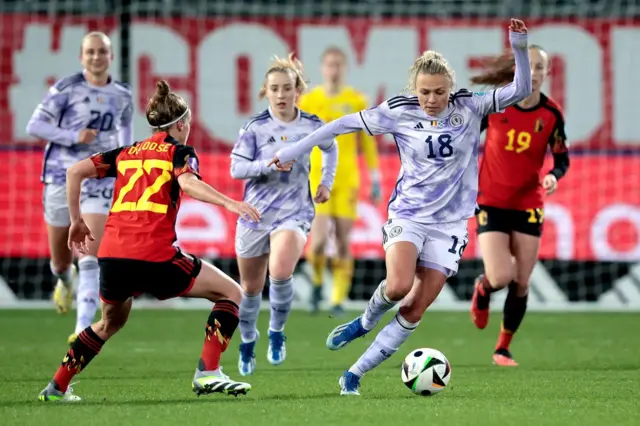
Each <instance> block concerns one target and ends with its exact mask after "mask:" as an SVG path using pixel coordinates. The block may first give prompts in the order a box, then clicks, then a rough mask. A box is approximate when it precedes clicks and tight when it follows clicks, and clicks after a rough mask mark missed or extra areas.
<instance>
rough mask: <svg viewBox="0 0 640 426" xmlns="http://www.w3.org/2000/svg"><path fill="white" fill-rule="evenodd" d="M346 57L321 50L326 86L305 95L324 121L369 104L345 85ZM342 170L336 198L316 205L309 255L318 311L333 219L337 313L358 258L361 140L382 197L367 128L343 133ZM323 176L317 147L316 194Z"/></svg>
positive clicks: (375, 191) (304, 105)
mask: <svg viewBox="0 0 640 426" xmlns="http://www.w3.org/2000/svg"><path fill="white" fill-rule="evenodd" d="M346 68H347V57H346V55H345V53H344V52H343V51H342V50H341V49H339V48H337V47H329V48H328V49H326V50H325V51H324V53H323V54H322V70H321V71H322V79H323V84H322V85H320V86H317V87H315V88H314V89H313V90H311V91H309V92H308V93H306V94H305V95H303V96H301V97H300V101H299V106H300V109H301V110H303V111H305V112H309V113H311V114H315V115H317V116H318V117H320V118H321V119H322V120H324V121H325V122H327V123H328V122H330V121H333V120H336V119H338V118H340V117H342V116H343V115H346V114H351V113H354V112H358V111H362V110H364V109H366V108H367V100H366V98H365V96H364V95H363V94H362V93H360V92H358V91H356V90H355V89H354V88H352V87H349V86H345V85H344V80H345V74H346ZM337 140H338V146H339V154H338V170H337V172H336V178H335V183H334V185H333V189H332V191H331V199H329V201H328V202H326V203H324V204H318V205H316V217H315V219H314V221H313V224H312V226H311V243H310V247H309V252H308V253H307V259H308V260H309V262H310V263H311V266H312V268H313V276H312V280H313V284H314V289H313V298H312V301H311V303H312V306H313V310H314V311H317V310H318V305H319V303H320V300H321V297H322V284H323V280H324V271H325V268H326V264H327V259H326V256H325V246H326V243H327V239H328V234H329V229H330V225H331V222H333V224H334V229H335V237H336V241H335V242H336V257H335V258H334V259H333V262H332V265H331V266H332V270H333V292H332V295H331V305H332V310H333V312H334V314H340V313H342V310H343V307H342V304H343V302H344V301H345V299H346V298H347V297H348V295H349V290H350V288H351V280H352V278H353V258H352V257H351V252H350V247H349V239H350V238H349V236H350V233H351V228H352V227H353V224H354V222H355V220H356V219H357V217H358V190H359V187H360V172H359V166H358V140H360V141H361V143H362V151H363V152H364V156H365V159H366V162H367V166H368V168H369V172H370V175H371V183H372V185H371V198H372V200H373V201H374V202H377V201H378V199H379V198H380V172H379V170H378V150H377V146H376V141H375V139H374V138H373V137H371V136H369V135H367V134H366V133H365V132H359V133H352V134H348V135H343V136H338V137H337ZM321 175H322V155H321V152H320V150H319V149H318V148H314V149H313V151H312V153H311V174H310V181H311V191H312V193H315V191H316V189H317V187H318V185H319V184H320V178H321Z"/></svg>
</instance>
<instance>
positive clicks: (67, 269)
mask: <svg viewBox="0 0 640 426" xmlns="http://www.w3.org/2000/svg"><path fill="white" fill-rule="evenodd" d="M47 236H48V239H49V249H50V251H51V262H50V267H51V272H52V273H53V276H54V277H56V285H55V288H54V292H53V303H54V304H55V307H56V311H57V312H58V313H60V314H66V313H67V312H69V310H70V309H71V304H72V302H73V279H74V278H75V275H76V271H75V266H74V265H73V253H72V252H71V250H70V249H69V247H68V246H67V239H68V237H69V226H68V225H66V226H54V225H51V224H49V223H47Z"/></svg>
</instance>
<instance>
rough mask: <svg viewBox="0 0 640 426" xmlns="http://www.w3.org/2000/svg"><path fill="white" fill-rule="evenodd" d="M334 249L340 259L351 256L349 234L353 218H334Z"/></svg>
mask: <svg viewBox="0 0 640 426" xmlns="http://www.w3.org/2000/svg"><path fill="white" fill-rule="evenodd" d="M335 224H336V251H337V255H338V257H339V258H340V259H346V258H349V257H351V247H350V245H349V243H350V236H351V230H352V229H353V220H351V219H346V218H341V217H339V218H336V219H335Z"/></svg>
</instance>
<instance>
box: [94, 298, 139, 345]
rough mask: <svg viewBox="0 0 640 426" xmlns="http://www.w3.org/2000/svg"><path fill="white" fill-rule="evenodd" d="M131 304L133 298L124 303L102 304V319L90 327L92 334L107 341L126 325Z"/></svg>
mask: <svg viewBox="0 0 640 426" xmlns="http://www.w3.org/2000/svg"><path fill="white" fill-rule="evenodd" d="M132 303H133V297H130V298H128V299H127V300H125V301H124V302H117V303H104V302H102V318H100V320H99V321H98V322H96V323H95V324H93V325H92V326H91V329H92V330H93V332H94V333H96V334H97V335H98V337H100V338H101V339H102V340H104V341H107V340H108V339H109V338H110V337H111V336H113V335H114V334H116V333H117V332H118V331H119V330H120V329H122V327H124V325H125V324H126V323H127V320H128V319H129V313H131V305H132Z"/></svg>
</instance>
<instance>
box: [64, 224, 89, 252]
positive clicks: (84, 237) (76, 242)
mask: <svg viewBox="0 0 640 426" xmlns="http://www.w3.org/2000/svg"><path fill="white" fill-rule="evenodd" d="M89 241H95V238H93V235H91V230H90V229H89V227H88V226H87V224H86V223H84V220H82V219H78V220H76V221H74V222H72V223H71V227H70V228H69V239H68V241H67V245H68V246H69V249H71V250H73V249H76V250H77V251H78V252H79V253H80V254H87V253H89V246H88V245H87V243H88V242H89Z"/></svg>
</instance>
